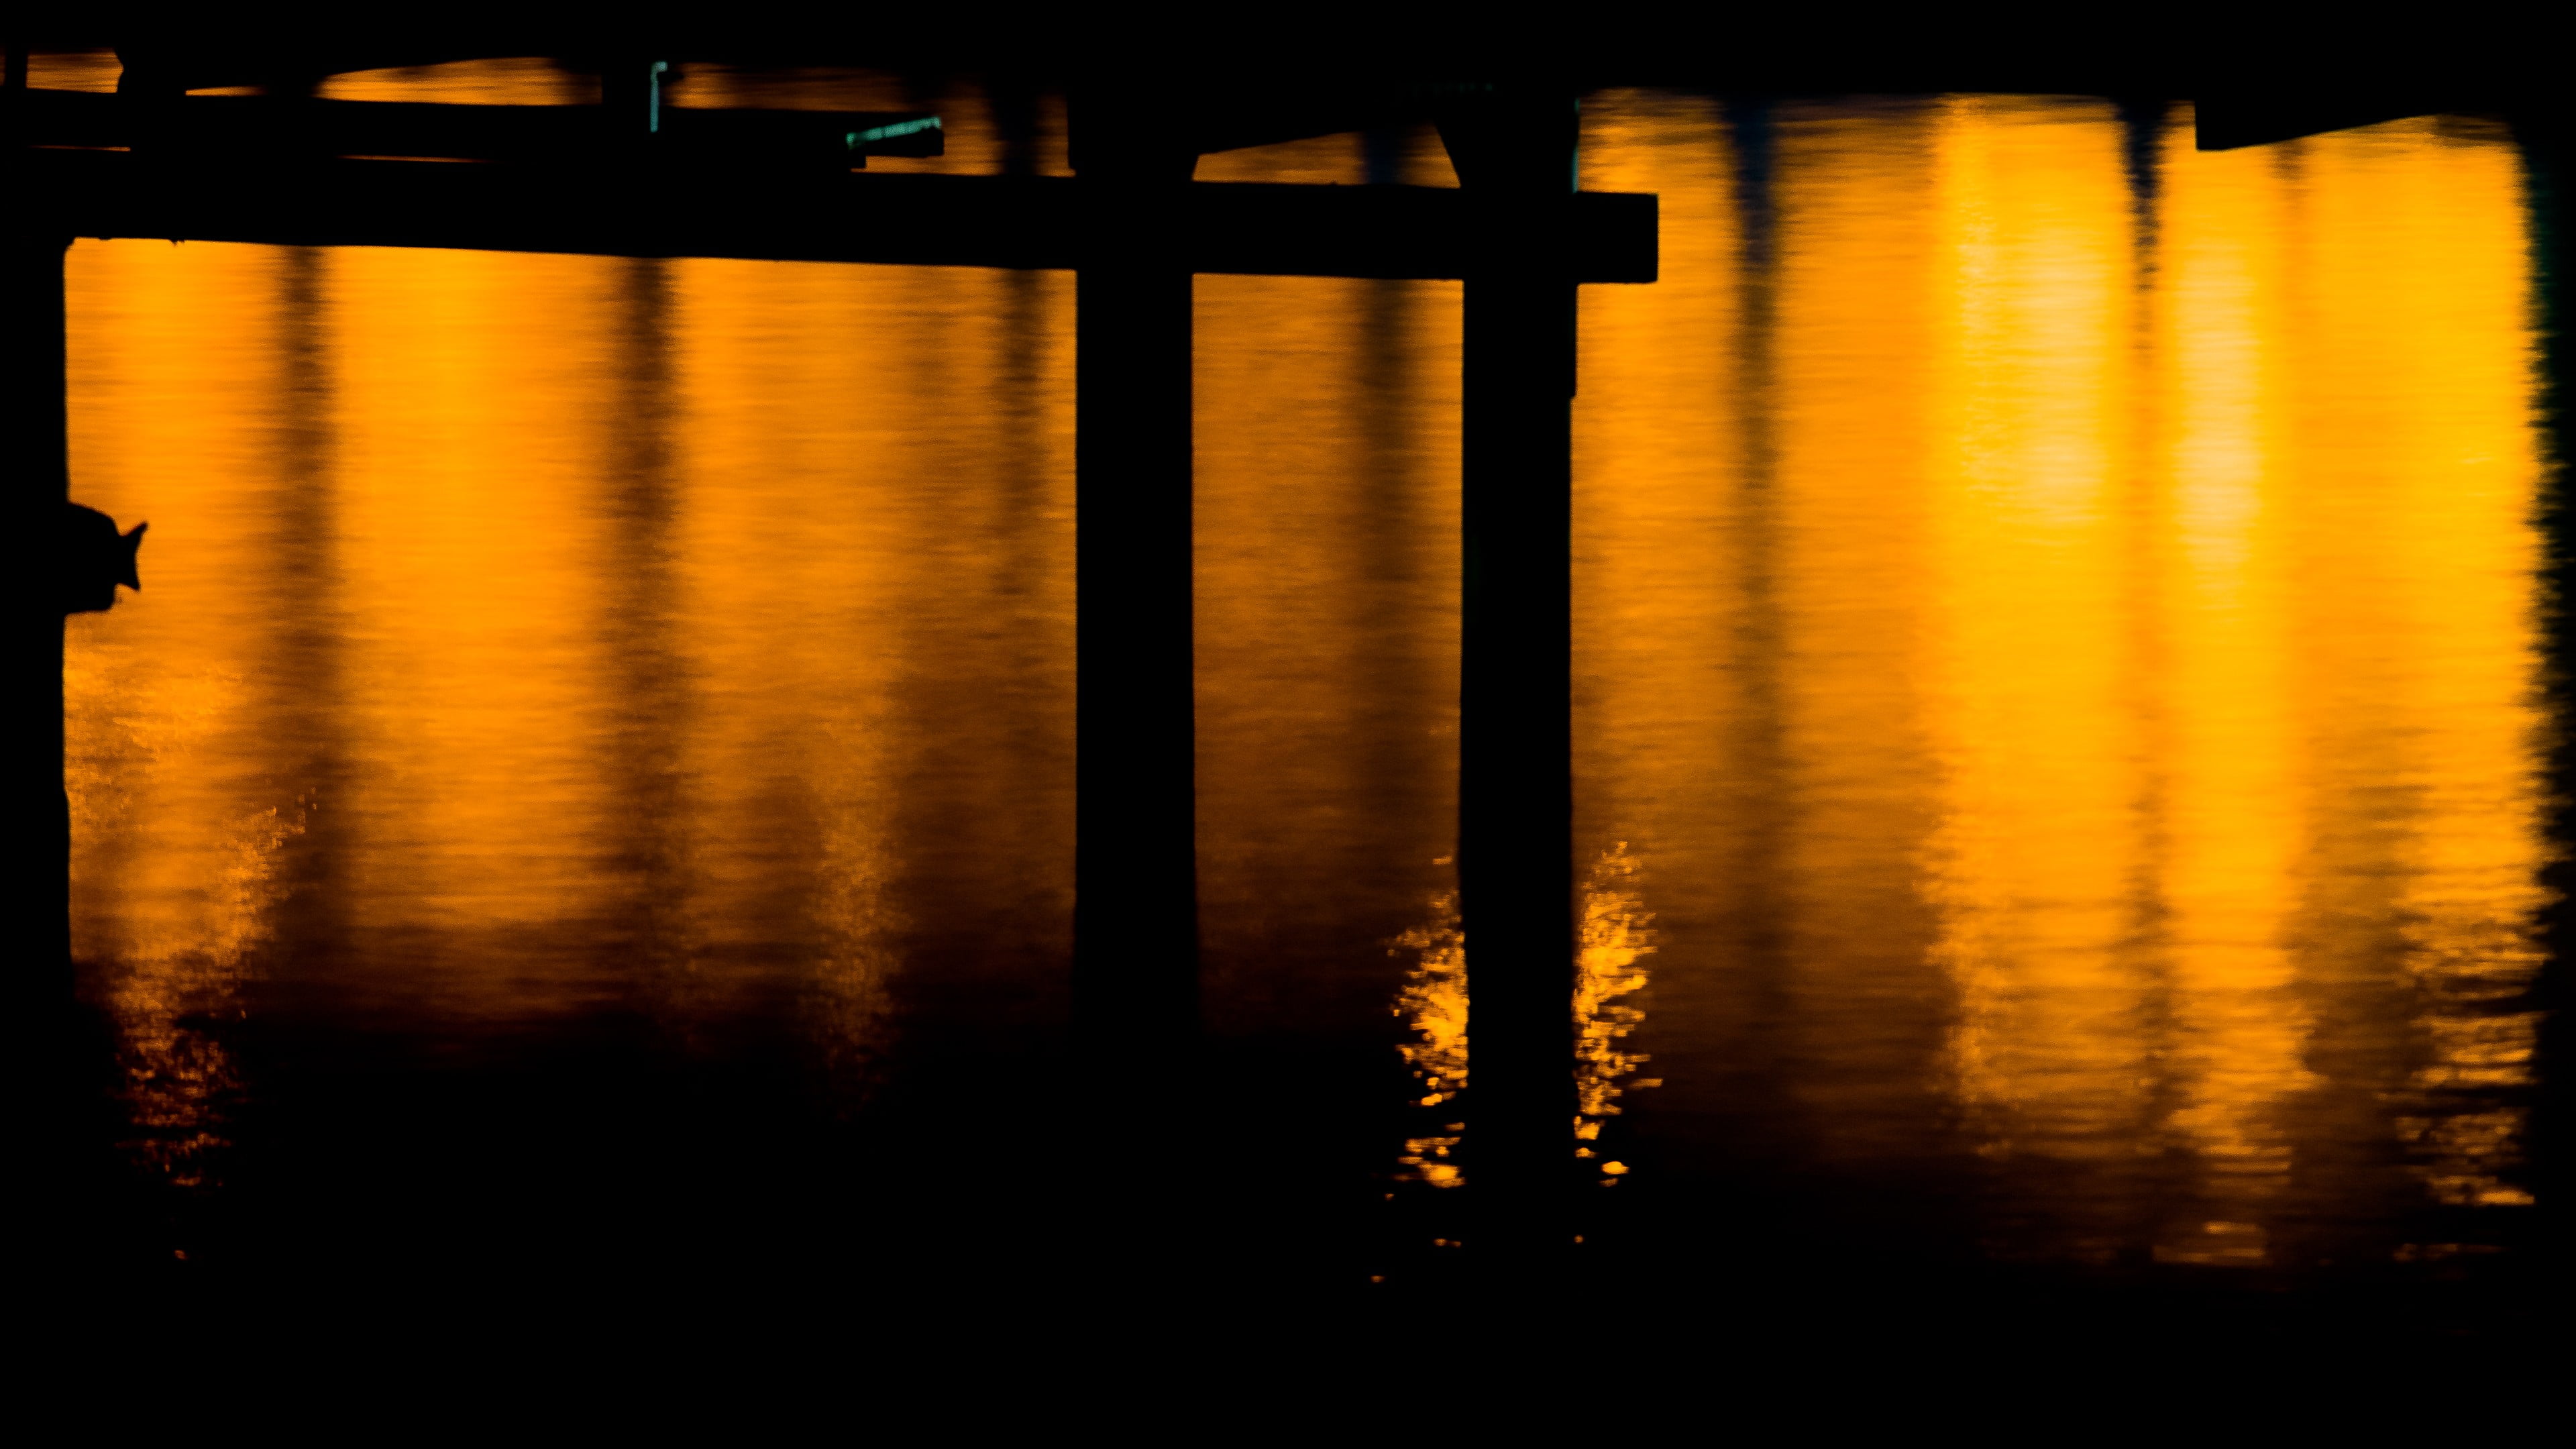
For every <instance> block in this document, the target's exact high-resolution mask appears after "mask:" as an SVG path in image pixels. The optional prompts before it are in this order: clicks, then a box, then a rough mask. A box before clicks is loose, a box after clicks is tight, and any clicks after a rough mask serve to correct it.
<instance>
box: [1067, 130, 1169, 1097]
mask: <svg viewBox="0 0 2576 1449" xmlns="http://www.w3.org/2000/svg"><path fill="white" fill-rule="evenodd" d="M1110 104H1114V102H1108V101H1100V102H1092V103H1089V104H1086V103H1085V102H1083V101H1081V100H1080V99H1077V103H1076V110H1075V114H1074V125H1075V132H1074V143H1075V155H1074V164H1075V168H1076V172H1077V174H1078V175H1079V176H1080V178H1081V180H1082V183H1083V187H1084V191H1085V197H1086V213H1085V216H1086V220H1085V238H1084V242H1083V250H1082V253H1081V256H1080V264H1081V265H1080V269H1079V273H1078V280H1077V282H1076V292H1075V306H1076V309H1077V316H1076V320H1075V334H1076V335H1075V364H1074V365H1075V382H1074V395H1075V403H1074V406H1075V424H1074V427H1075V441H1074V470H1075V476H1076V482H1075V510H1076V516H1075V523H1074V534H1075V544H1074V552H1075V564H1074V568H1075V606H1074V607H1075V611H1076V623H1075V649H1076V655H1077V665H1076V668H1077V671H1078V676H1077V681H1076V684H1075V692H1076V703H1075V710H1074V714H1075V720H1074V734H1075V751H1076V763H1075V766H1074V791H1075V804H1074V812H1075V815H1074V820H1075V823H1074V982H1073V990H1074V1013H1075V1019H1076V1029H1077V1032H1078V1033H1079V1034H1080V1035H1081V1036H1082V1038H1083V1039H1084V1040H1083V1050H1084V1051H1085V1052H1086V1054H1088V1055H1090V1056H1092V1057H1093V1058H1094V1060H1095V1061H1096V1062H1098V1063H1100V1064H1102V1065H1109V1066H1112V1067H1113V1070H1114V1063H1115V1061H1116V1060H1117V1059H1119V1058H1124V1057H1128V1056H1131V1055H1133V1054H1134V1049H1135V1048H1137V1047H1139V1046H1143V1045H1145V1044H1148V1043H1151V1044H1152V1054H1153V1055H1154V1056H1155V1057H1156V1058H1157V1059H1159V1060H1161V1061H1163V1062H1165V1063H1166V1066H1167V1067H1168V1061H1169V1057H1168V1052H1169V1050H1170V1047H1171V1045H1172V1044H1173V1042H1174V1041H1175V1040H1176V1038H1185V1037H1186V1036H1187V1035H1188V1034H1189V1033H1190V1032H1192V1031H1194V1030H1195V1028H1196V1025H1197V1014H1198V995H1197V991H1198V884H1197V841H1196V800H1197V794H1196V769H1195V751H1196V732H1195V728H1194V707H1193V703H1192V695H1191V669H1192V665H1191V639H1192V633H1191V591H1190V441H1191V440H1190V292H1191V288H1190V267H1189V257H1188V255H1187V251H1186V247H1185V241H1184V238H1183V236H1182V234H1181V228H1180V218H1179V215H1178V207H1179V204H1180V200H1181V197H1180V190H1181V187H1182V185H1183V184H1184V183H1186V182H1187V181H1188V180H1189V176H1190V171H1191V169H1192V166H1193V165H1194V163H1195V161H1196V157H1195V156H1194V155H1192V154H1190V153H1188V152H1186V151H1173V150H1169V149H1146V148H1142V147H1139V146H1136V145H1133V144H1127V145H1121V144H1119V143H1118V142H1117V141H1115V140H1114V139H1104V138H1114V137H1117V136H1118V135H1119V134H1120V133H1121V132H1122V131H1127V132H1128V134H1133V132H1132V131H1131V130H1128V128H1126V127H1124V126H1122V124H1121V121H1122V119H1123V118H1121V117H1119V116H1118V115H1117V113H1116V112H1115V111H1113V110H1109V109H1107V106H1109V105H1110Z"/></svg>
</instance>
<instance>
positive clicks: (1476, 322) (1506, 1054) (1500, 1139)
mask: <svg viewBox="0 0 2576 1449" xmlns="http://www.w3.org/2000/svg"><path fill="white" fill-rule="evenodd" d="M1575 122H1576V117H1575V111H1574V101H1573V97H1572V96H1571V94H1570V93H1568V92H1567V91H1565V90H1562V89H1550V88H1547V87H1543V86H1510V85H1505V86H1498V87H1495V88H1493V89H1492V90H1490V91H1488V92H1485V93H1483V94H1480V95H1476V96H1473V97H1470V98H1467V99H1465V100H1464V101H1462V102H1461V103H1460V104H1459V105H1458V106H1456V107H1455V108H1454V109H1453V110H1452V111H1451V112H1450V113H1449V114H1446V115H1444V116H1443V117H1442V120H1441V136H1442V139H1443V140H1444V141H1445V142H1446V143H1447V145H1448V148H1449V153H1450V156H1451V159H1452V161H1453V162H1454V163H1455V164H1456V166H1457V169H1458V175H1459V180H1460V182H1461V184H1462V185H1463V186H1464V187H1465V188H1466V190H1467V192H1468V194H1469V195H1470V196H1471V197H1472V198H1474V199H1476V201H1477V202H1478V206H1479V211H1480V213H1481V214H1480V217H1479V220H1478V232H1479V234H1478V237H1477V241H1476V251H1475V253H1474V255H1473V257H1472V258H1471V261H1470V268H1469V271H1468V276H1467V288H1466V291H1467V296H1466V349H1465V350H1466V378H1465V417H1464V429H1465V437H1464V439H1463V447H1462V454H1463V463H1464V471H1465V477H1464V490H1465V497H1464V509H1463V512H1464V526H1465V535H1466V537H1465V545H1466V547H1465V564H1466V577H1465V598H1464V601H1463V604H1464V621H1463V627H1464V638H1463V640H1462V659H1461V678H1460V691H1459V782H1458V816H1459V819H1458V877H1459V911H1460V916H1461V918H1462V920H1463V924H1464V929H1465V932H1466V942H1467V971H1468V987H1469V999H1470V1002H1471V1010H1472V1017H1471V1019H1470V1024H1469V1028H1468V1042H1469V1053H1470V1056H1469V1072H1468V1088H1469V1097H1470V1101H1471V1103H1472V1111H1471V1114H1470V1116H1471V1120H1470V1126H1469V1131H1470V1133H1471V1137H1470V1146H1469V1149H1468V1150H1469V1152H1470V1154H1471V1156H1470V1158H1469V1163H1470V1166H1469V1176H1470V1182H1471V1183H1472V1184H1473V1185H1474V1190H1475V1192H1476V1194H1477V1196H1478V1197H1479V1198H1480V1199H1481V1200H1482V1203H1483V1207H1482V1211H1481V1214H1480V1216H1481V1219H1482V1221H1481V1224H1480V1227H1479V1230H1478V1231H1479V1237H1480V1240H1481V1246H1482V1255H1483V1256H1485V1257H1487V1258H1488V1259H1489V1260H1502V1261H1506V1262H1509V1261H1517V1260H1523V1259H1525V1258H1526V1257H1527V1256H1528V1255H1531V1254H1533V1253H1540V1252H1546V1251H1553V1250H1554V1249H1555V1248H1556V1247H1557V1246H1558V1245H1560V1244H1562V1243H1564V1242H1565V1241H1566V1240H1567V1239H1568V1237H1569V1235H1570V1229H1569V1228H1568V1226H1567V1222H1566V1219H1565V1216H1564V1208H1565V1203H1564V1193H1565V1191H1566V1188H1567V1186H1568V1182H1569V1174H1570V1170H1571V1167H1572V1163H1573V1122H1574V1108H1575V1095H1574V1092H1575V1088H1574V1074H1573V1045H1574V1038H1573V1031H1574V1027H1573V995H1574V965H1575V962H1574V951H1575V925H1574V921H1575V916H1574V912H1575V900H1574V883H1573V879H1572V873H1573V849H1574V847H1573V816H1574V805H1573V780H1572V764H1571V748H1572V734H1571V708H1572V683H1571V680H1572V649H1573V637H1572V632H1571V630H1572V625H1571V609H1572V568H1571V559H1572V547H1573V544H1572V533H1571V520H1572V513H1571V491H1570V490H1571V486H1572V480H1573V465H1572V432H1571V427H1572V403H1573V396H1574V372H1575V349H1574V316H1575V313H1574V305H1575V303H1574V298H1575V286H1574V281H1573V274H1572V270H1571V267H1570V264H1569V256H1568V249H1567V231H1566V228H1567V222H1568V217H1569V213H1570V211H1571V196H1572V193H1573V190H1574V160H1575V150H1574V148H1575V137H1576V124H1575Z"/></svg>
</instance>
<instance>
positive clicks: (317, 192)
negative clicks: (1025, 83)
mask: <svg viewBox="0 0 2576 1449" xmlns="http://www.w3.org/2000/svg"><path fill="white" fill-rule="evenodd" d="M9 170H10V172H11V174H10V176H9V178H8V185H9V190H10V193H11V202H12V205H13V209H18V210H20V211H21V213H22V214H24V215H30V216H41V217H43V218H45V222H46V225H47V226H48V228H51V229H55V230H58V231H59V232H60V233H62V234H66V235H73V236H86V237H152V238H162V239H168V240H172V241H230V242H263V243H268V244H271V245H278V246H392V247H458V248H468V249H473V250H482V251H516V252H576V253H585V254H590V255H597V256H628V257H743V258H752V259H758V260H768V261H808V262H879V263H891V264H897V265H910V266H964V267H1010V268H1067V269H1069V268H1073V267H1075V266H1078V265H1079V264H1081V262H1082V261H1083V259H1084V245H1083V240H1082V238H1083V235H1084V233H1083V215H1084V213H1083V205H1084V203H1083V200H1082V197H1083V189H1082V188H1083V185H1084V183H1082V182H1080V181H1074V180H1067V179H1062V178H1053V177H1041V178H1026V177H1000V176H925V175H909V176H900V175H868V174H832V175H812V176H794V177H784V178H782V177H780V176H777V175H775V174H769V173H755V174H742V173H739V172H735V171H731V170H727V169H724V168H717V167H685V166H623V165H616V164H610V163H602V164H600V165H598V166H594V167H589V168H572V167H537V166H515V165H500V164H489V165H486V164H472V163H455V162H437V161H380V160H347V159H324V160H303V161H298V160H257V161H227V160H224V159H221V158H208V157H199V156H189V157H186V158H184V159H181V158H163V157H155V156H153V155H151V154H148V153H135V152H125V151H95V150H72V149H47V148H36V149H31V150H27V151H23V152H20V153H17V154H16V155H15V156H14V157H12V158H11V160H10V162H9ZM1168 215H1169V216H1170V218H1172V220H1171V222H1170V224H1171V225H1172V226H1174V227H1176V228H1177V229H1178V230H1179V232H1180V235H1181V248H1180V249H1181V253H1182V257H1183V260H1184V261H1185V262H1186V265H1187V266H1188V268H1189V269H1190V270H1191V271H1193V272H1231V273H1248V274H1260V275H1271V276H1305V277H1381V278H1458V277H1462V276H1464V275H1465V274H1466V272H1467V270H1468V267H1469V265H1470V259H1471V258H1472V257H1473V256H1474V255H1475V254H1476V253H1477V250H1478V247H1479V245H1480V243H1481V241H1482V239H1483V237H1482V216H1481V213H1479V212H1478V211H1477V210H1476V209H1475V208H1474V207H1472V206H1471V205H1469V203H1468V200H1467V198H1466V197H1465V196H1464V195H1463V194H1462V193H1460V192H1458V191H1455V190H1451V189H1448V188H1442V187H1407V186H1279V185H1260V184H1249V183H1238V182H1205V181H1201V182H1188V183H1182V184H1181V185H1180V186H1179V187H1178V188H1177V194H1176V196H1175V197H1174V198H1173V199H1172V201H1171V202H1170V205H1169V212H1168ZM1568 226H1569V232H1570V236H1569V238H1568V254H1569V256H1568V265H1569V266H1570V267H1571V269H1572V275H1571V276H1570V278H1569V280H1571V281H1576V282H1651V281H1653V280H1654V279H1655V269H1656V236H1655V233H1656V200H1655V198H1654V197H1653V196H1649V195H1632V194H1625V193H1610V192H1601V193H1585V194H1583V195H1580V196H1577V197H1574V198H1573V199H1572V202H1571V209H1570V212H1569V224H1568Z"/></svg>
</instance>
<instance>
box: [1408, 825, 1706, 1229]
mask: <svg viewBox="0 0 2576 1449" xmlns="http://www.w3.org/2000/svg"><path fill="white" fill-rule="evenodd" d="M1443 863H1444V864H1445V863H1446V862H1443ZM1642 870H1643V867H1642V864H1641V863H1640V862H1639V861H1638V860H1637V858H1636V857H1635V856H1634V855H1631V854H1630V853H1629V851H1628V848H1627V845H1626V844H1625V843H1624V842H1622V843H1621V844H1618V845H1614V846H1612V847H1611V848H1610V849H1608V850H1605V851H1603V852H1602V853H1601V857H1600V859H1598V860H1596V861H1595V862H1593V866H1592V871H1591V874H1590V877H1589V878H1588V879H1587V880H1586V881H1585V882H1584V884H1583V888H1582V892H1581V896H1580V900H1581V902H1582V904H1581V911H1582V916H1581V919H1580V920H1579V921H1578V922H1577V925H1576V934H1575V972H1574V997H1573V1017H1574V1020H1573V1026H1574V1033H1573V1035H1574V1088H1575V1109H1574V1144H1575V1146H1574V1155H1575V1156H1576V1157H1577V1158H1580V1159H1586V1160H1592V1161H1594V1162H1595V1164H1596V1165H1597V1167H1598V1168H1599V1171H1600V1172H1601V1174H1602V1180H1603V1184H1604V1185H1605V1186H1608V1185H1611V1184H1613V1183H1615V1182H1616V1181H1617V1180H1618V1179H1619V1178H1620V1177H1622V1176H1625V1175H1626V1173H1627V1172H1628V1164H1626V1163H1625V1162H1622V1161H1619V1160H1617V1159H1616V1158H1603V1157H1601V1154H1600V1151H1599V1150H1598V1144H1599V1143H1600V1141H1601V1129H1602V1127H1603V1125H1604V1124H1605V1123H1607V1121H1608V1120H1609V1119H1610V1118H1612V1117H1616V1116H1618V1115H1620V1112H1621V1109H1620V1107H1619V1105H1618V1099H1619V1098H1621V1097H1623V1096H1625V1095H1626V1094H1627V1093H1628V1092H1630V1091H1632V1090H1636V1089H1639V1088H1644V1087H1659V1086H1662V1085H1663V1083H1662V1082H1661V1081H1658V1080H1656V1079H1654V1078H1651V1077H1644V1078H1641V1077H1638V1076H1637V1075H1636V1071H1637V1068H1639V1067H1641V1066H1643V1065H1645V1064H1646V1062H1647V1060H1648V1058H1647V1056H1646V1054H1645V1053H1643V1052H1639V1051H1633V1050H1630V1049H1629V1048H1628V1047H1627V1046H1626V1045H1625V1043H1626V1041H1627V1038H1628V1037H1629V1036H1630V1035H1631V1034H1632V1033H1634V1032H1635V1031H1636V1029H1637V1026H1638V1023H1640V1022H1642V1021H1644V1020H1645V1013H1644V1012H1642V1011H1639V1010H1638V1009H1637V1008H1636V1006H1635V1005H1633V1004H1632V1003H1630V1002H1628V1001H1626V1000H1624V999H1623V998H1626V997H1628V996H1631V995H1633V994H1634V993H1636V992H1637V991H1640V990H1642V989H1643V988H1644V987H1645V985H1646V982H1647V972H1646V968H1645V967H1643V966H1641V965H1639V964H1638V963H1639V961H1641V960H1642V959H1643V958H1645V957H1647V956H1651V955H1653V954H1654V952H1655V929H1654V916H1653V915H1652V914H1651V913H1650V912H1648V911H1647V910H1646V908H1645V900H1644V897H1643V896H1642V895H1641V894H1640V893H1639V891H1638V889H1637V886H1638V884H1639V877H1640V876H1641V874H1642ZM1457 905H1458V903H1457V897H1456V896H1455V895H1454V894H1451V895H1442V896H1440V897H1438V898H1436V899H1435V900H1433V901H1432V902H1431V915H1430V918H1429V919H1428V920H1427V921H1425V922H1424V923H1422V924H1421V925H1417V926H1415V927H1413V928H1412V929H1410V930H1407V931H1406V932H1404V933H1403V934H1402V935H1400V936H1398V937H1396V938H1395V943H1394V945H1393V946H1392V947H1391V948H1390V954H1392V955H1394V956H1396V957H1397V958H1399V959H1409V960H1410V962H1411V966H1410V969H1409V970H1408V971H1407V972H1406V975H1405V979H1404V987H1403V990H1402V991H1401V992H1399V993H1398V995H1397V997H1396V1001H1395V1014H1396V1015H1397V1016H1398V1017H1399V1018H1401V1019H1402V1020H1403V1022H1404V1025H1405V1030H1406V1033H1407V1035H1408V1038H1409V1039H1408V1040H1406V1041H1405V1042H1404V1043H1403V1044H1402V1045H1400V1046H1399V1047H1398V1048H1397V1051H1398V1053H1399V1054H1400V1055H1402V1057H1403V1058H1404V1062H1405V1065H1406V1066H1407V1067H1409V1068H1410V1069H1411V1070H1412V1073H1413V1080H1414V1084H1415V1086H1416V1089H1417V1090H1418V1091H1419V1093H1420V1095H1418V1096H1417V1097H1415V1098H1414V1106H1416V1107H1417V1108H1422V1109H1426V1110H1431V1111H1437V1110H1438V1109H1440V1108H1447V1109H1448V1110H1447V1111H1446V1112H1441V1113H1440V1114H1439V1115H1442V1116H1455V1115H1457V1114H1458V1110H1459V1109H1458V1107H1457V1105H1456V1104H1457V1102H1458V1100H1459V1097H1460V1094H1461V1093H1462V1092H1464V1091H1465V1090H1466V1088H1467V1085H1468V1080H1469V1068H1470V1066H1471V1065H1472V1054H1471V1052H1470V1051H1469V1048H1468V1015H1469V1010H1468V1003H1469V999H1470V997H1469V989H1470V988H1469V983H1468V966H1467V961H1468V957H1467V935H1466V932H1465V930H1464V929H1463V928H1462V924H1461V922H1460V921H1459V918H1458V909H1457ZM1466 1131H1467V1124H1466V1123H1464V1122H1446V1123H1443V1124H1441V1130H1440V1131H1438V1132H1436V1133H1432V1134H1428V1135H1425V1136H1420V1137H1410V1138H1407V1139H1405V1143H1404V1150H1403V1151H1402V1152H1401V1153H1399V1154H1398V1155H1397V1158H1396V1161H1397V1163H1398V1165H1399V1166H1401V1167H1402V1168H1403V1169H1405V1170H1404V1172H1403V1173H1401V1174H1399V1179H1398V1180H1400V1181H1412V1182H1420V1183H1422V1184H1424V1185H1426V1186H1429V1187H1435V1188H1449V1187H1463V1186H1465V1185H1466V1181H1467V1176H1466V1172H1465V1167H1464V1164H1463V1163H1462V1162H1461V1161H1460V1160H1458V1155H1457V1154H1458V1149H1459V1147H1460V1144H1461V1143H1462V1142H1464V1141H1465V1137H1464V1134H1465V1132H1466Z"/></svg>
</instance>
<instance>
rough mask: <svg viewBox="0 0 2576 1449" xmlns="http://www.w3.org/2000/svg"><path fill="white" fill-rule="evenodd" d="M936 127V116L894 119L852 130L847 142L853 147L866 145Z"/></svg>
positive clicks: (936, 128) (933, 129)
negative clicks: (864, 128)
mask: <svg viewBox="0 0 2576 1449" xmlns="http://www.w3.org/2000/svg"><path fill="white" fill-rule="evenodd" d="M938 129H940V126H939V118H938V117H937V116H923V117H922V118H920V119H919V120H915V121H895V122H892V123H890V124H887V125H883V126H870V127H868V128H867V129H866V130H864V131H852V132H851V133H850V135H849V144H850V145H851V146H852V147H853V148H855V147H859V146H864V145H867V144H868V143H869V142H871V141H891V140H893V139H894V138H895V137H897V136H916V135H919V134H920V133H922V132H924V131H936V130H938Z"/></svg>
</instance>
